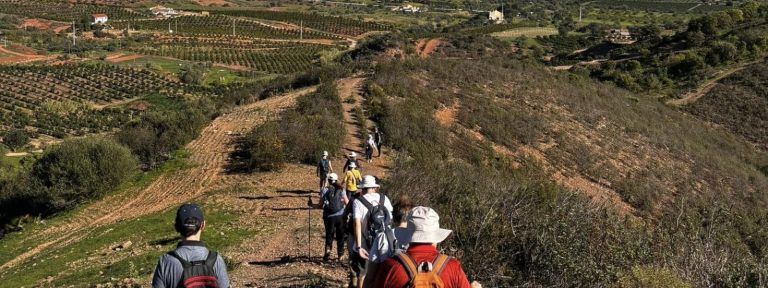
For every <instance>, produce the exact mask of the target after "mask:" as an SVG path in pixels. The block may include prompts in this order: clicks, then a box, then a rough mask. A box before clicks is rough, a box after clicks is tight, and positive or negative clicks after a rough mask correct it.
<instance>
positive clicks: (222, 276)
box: [214, 254, 229, 288]
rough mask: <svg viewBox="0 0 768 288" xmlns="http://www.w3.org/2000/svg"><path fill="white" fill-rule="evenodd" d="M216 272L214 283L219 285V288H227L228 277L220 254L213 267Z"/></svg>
mask: <svg viewBox="0 0 768 288" xmlns="http://www.w3.org/2000/svg"><path fill="white" fill-rule="evenodd" d="M214 270H215V272H216V282H218V283H219V288H229V275H228V274H227V264H226V263H224V258H221V254H219V255H218V257H217V259H216V266H215V267H214Z"/></svg>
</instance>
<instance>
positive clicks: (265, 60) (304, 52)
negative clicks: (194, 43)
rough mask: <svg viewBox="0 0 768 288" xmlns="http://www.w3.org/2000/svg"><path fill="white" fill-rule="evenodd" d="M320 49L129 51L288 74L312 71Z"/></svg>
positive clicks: (151, 49) (144, 48)
mask: <svg viewBox="0 0 768 288" xmlns="http://www.w3.org/2000/svg"><path fill="white" fill-rule="evenodd" d="M323 48H324V46H323V45H313V46H303V47H285V48H280V49H277V50H273V51H256V50H243V49H226V48H221V47H211V46H208V47H206V46H198V47H179V46H165V45H163V46H160V47H142V48H134V49H132V51H134V52H136V53H139V54H145V55H156V56H164V57H173V58H177V59H182V60H188V61H197V62H211V63H221V64H227V65H236V66H242V67H248V68H251V69H253V70H257V71H264V72H269V73H276V74H288V73H294V72H299V71H302V70H306V69H308V68H311V67H312V66H313V65H314V62H316V59H317V54H318V52H320V51H321V50H323Z"/></svg>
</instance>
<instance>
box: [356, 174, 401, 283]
mask: <svg viewBox="0 0 768 288" xmlns="http://www.w3.org/2000/svg"><path fill="white" fill-rule="evenodd" d="M360 188H362V189H363V192H362V193H363V195H362V196H360V198H359V199H356V200H355V202H354V203H353V204H352V218H353V220H354V240H355V242H354V246H353V247H352V251H356V252H357V253H352V255H351V256H352V257H351V259H350V260H351V262H352V270H353V271H354V272H355V274H356V276H357V287H363V282H364V281H365V274H366V272H367V269H366V268H367V267H368V265H367V264H368V262H375V261H378V260H380V259H376V258H377V257H378V254H379V252H380V251H378V247H373V249H371V248H372V247H370V244H371V243H370V241H371V240H373V239H364V237H363V233H364V231H368V219H369V216H370V213H369V209H368V207H366V205H365V204H364V203H363V202H362V199H363V198H364V199H365V200H366V201H367V202H368V203H370V204H371V206H372V207H376V206H379V205H383V206H384V208H385V209H384V210H385V216H386V217H385V218H386V219H387V220H388V222H389V223H388V224H387V225H391V221H392V220H391V219H392V210H393V207H392V202H391V201H390V200H389V198H388V197H387V196H384V195H382V194H379V193H378V192H377V188H379V185H378V184H376V178H375V177H373V176H371V175H366V176H365V177H363V182H362V184H361V185H360ZM382 199H383V203H382ZM390 228H391V227H388V229H390ZM373 236H374V235H370V237H373ZM371 257H373V258H374V259H370V258H371ZM369 260H371V261H369Z"/></svg>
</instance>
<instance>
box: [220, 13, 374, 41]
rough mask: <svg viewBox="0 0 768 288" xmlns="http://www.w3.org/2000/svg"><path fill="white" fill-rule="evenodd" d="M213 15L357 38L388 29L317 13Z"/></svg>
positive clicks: (371, 23)
mask: <svg viewBox="0 0 768 288" xmlns="http://www.w3.org/2000/svg"><path fill="white" fill-rule="evenodd" d="M214 13H217V14H224V15H229V16H236V17H248V18H257V19H264V20H272V21H280V22H286V23H291V24H294V25H297V26H298V25H304V27H309V28H312V29H317V30H322V31H327V32H331V33H334V34H340V35H348V36H359V35H361V34H363V33H366V32H369V31H382V30H388V29H389V28H388V27H387V26H385V25H382V24H380V23H376V22H368V21H360V20H355V19H350V18H344V17H333V16H324V15H320V14H317V13H301V12H283V11H264V10H260V11H258V10H219V11H214Z"/></svg>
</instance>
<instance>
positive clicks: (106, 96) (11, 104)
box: [0, 64, 180, 137]
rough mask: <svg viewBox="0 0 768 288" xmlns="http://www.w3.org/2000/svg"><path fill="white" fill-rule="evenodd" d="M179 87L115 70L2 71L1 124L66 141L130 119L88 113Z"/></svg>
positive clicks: (38, 68)
mask: <svg viewBox="0 0 768 288" xmlns="http://www.w3.org/2000/svg"><path fill="white" fill-rule="evenodd" d="M178 87H180V86H179V84H177V83H174V82H171V81H169V80H167V79H165V78H163V77H161V76H159V75H156V74H154V73H152V72H149V71H146V70H140V69H131V68H120V67H117V66H112V65H104V64H101V65H93V64H79V65H77V64H66V65H59V66H0V118H1V119H2V120H3V122H2V123H11V126H15V127H18V128H21V127H25V126H32V127H36V128H37V129H39V130H40V132H41V133H43V134H48V135H52V136H56V137H62V136H64V135H66V134H76V135H77V134H83V133H90V132H97V131H104V130H109V129H111V128H114V127H117V126H119V125H120V124H121V123H122V122H124V121H125V120H126V119H127V114H126V113H127V112H125V111H122V110H119V109H103V110H97V109H90V108H88V109H80V108H77V109H72V108H70V109H63V110H62V109H52V108H51V107H58V106H62V107H63V106H70V107H71V106H75V107H90V105H92V104H107V103H110V102H113V101H116V100H124V99H129V98H133V97H137V96H141V95H145V94H148V93H152V92H158V91H161V90H163V89H173V88H178Z"/></svg>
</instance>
